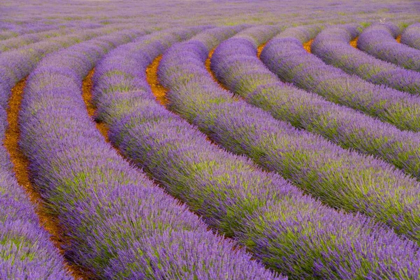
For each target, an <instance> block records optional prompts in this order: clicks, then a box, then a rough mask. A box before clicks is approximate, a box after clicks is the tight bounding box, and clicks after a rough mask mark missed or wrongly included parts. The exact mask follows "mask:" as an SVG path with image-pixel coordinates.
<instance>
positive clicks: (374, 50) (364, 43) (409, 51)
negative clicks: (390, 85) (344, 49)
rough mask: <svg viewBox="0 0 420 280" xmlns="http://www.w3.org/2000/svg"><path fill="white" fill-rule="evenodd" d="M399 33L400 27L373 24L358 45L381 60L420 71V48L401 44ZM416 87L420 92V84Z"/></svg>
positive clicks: (419, 92) (363, 34)
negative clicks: (394, 28)
mask: <svg viewBox="0 0 420 280" xmlns="http://www.w3.org/2000/svg"><path fill="white" fill-rule="evenodd" d="M399 33H400V30H399V29H396V30H393V29H391V28H390V27H389V26H388V25H383V24H377V25H373V26H371V27H369V28H367V29H366V30H364V31H363V32H362V34H360V40H359V44H358V47H359V49H361V50H362V51H364V52H366V53H368V54H370V55H372V56H374V57H376V58H379V59H381V60H384V61H388V62H391V63H393V64H396V65H399V66H401V67H404V68H406V69H411V70H415V71H420V50H417V49H414V48H411V47H409V46H406V45H404V44H400V43H399V42H398V41H397V40H398V38H401V37H400V35H397V34H399ZM398 77H399V76H398ZM416 89H417V90H416V91H415V93H417V94H420V86H418V87H417V88H416Z"/></svg>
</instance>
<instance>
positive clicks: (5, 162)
mask: <svg viewBox="0 0 420 280" xmlns="http://www.w3.org/2000/svg"><path fill="white" fill-rule="evenodd" d="M112 30H114V28H111V29H110V28H109V27H108V28H106V29H104V30H102V31H100V32H102V33H107V32H109V31H112ZM99 34H100V33H90V32H87V33H76V34H74V35H71V36H67V37H64V38H60V39H58V40H56V41H54V42H55V43H53V42H51V41H49V43H48V42H43V43H40V44H37V45H36V46H34V45H31V47H32V48H33V49H32V50H30V49H29V48H28V49H24V50H23V53H27V54H28V55H27V56H26V57H24V58H22V60H20V61H16V60H15V59H13V58H15V57H17V55H18V54H19V52H16V53H15V55H12V56H8V55H0V57H1V59H0V60H1V62H7V67H5V66H6V65H5V64H6V63H2V64H0V68H1V69H2V70H3V72H2V74H5V73H6V71H7V74H8V76H9V77H13V78H14V79H13V80H8V81H7V80H5V78H6V77H7V76H2V78H3V79H2V80H1V81H0V82H1V83H2V85H4V86H5V90H4V91H2V92H0V94H1V95H2V96H1V98H0V100H2V101H4V102H1V104H0V105H1V106H0V140H1V141H2V142H3V141H4V137H5V131H6V128H7V121H6V118H7V114H6V108H7V106H8V105H7V100H8V97H9V95H10V90H11V88H12V87H13V86H15V84H16V83H17V82H18V80H20V79H21V78H23V77H24V76H26V75H27V74H29V72H30V71H31V68H30V66H29V67H28V68H26V69H25V68H23V69H22V67H26V66H27V65H25V63H28V64H31V63H32V68H34V67H35V64H36V62H37V61H39V60H40V59H41V57H42V56H43V55H44V54H46V53H49V52H53V51H55V50H57V49H59V48H60V47H61V48H62V47H63V45H71V44H75V43H76V42H79V41H80V40H86V39H87V38H89V37H93V36H98V35H99ZM4 82H8V83H6V84H5V83H4ZM0 205H2V207H1V208H0V223H1V227H0V228H1V229H0V240H1V242H0V279H27V277H30V279H40V280H41V279H51V280H53V279H73V278H72V277H71V276H70V275H69V274H68V273H67V271H66V268H65V267H64V258H63V257H62V256H61V255H60V254H59V252H58V250H57V248H55V247H54V245H53V244H52V243H51V241H50V240H49V238H50V235H49V234H48V233H47V232H46V231H45V229H43V228H42V227H41V226H40V221H39V218H38V217H37V215H36V214H35V207H34V206H33V205H32V202H31V201H30V200H29V198H28V197H27V195H26V193H25V192H24V190H23V188H22V186H19V184H18V183H17V181H16V178H15V177H14V173H13V168H12V163H11V162H10V158H9V155H8V153H7V151H6V149H5V148H4V147H3V146H2V145H1V146H0Z"/></svg>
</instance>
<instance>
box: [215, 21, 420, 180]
mask: <svg viewBox="0 0 420 280" xmlns="http://www.w3.org/2000/svg"><path fill="white" fill-rule="evenodd" d="M272 35H273V33H272V32H271V30H270V29H269V28H266V27H255V28H252V29H247V30H245V31H243V32H241V33H239V34H238V35H236V36H234V37H233V38H232V39H229V40H226V41H225V42H223V43H221V44H220V46H218V47H217V49H216V50H215V52H214V54H213V56H212V60H211V61H212V62H211V67H212V70H213V72H214V73H215V75H216V77H217V78H218V79H219V80H220V81H221V82H222V83H223V85H225V86H226V87H228V88H229V89H230V90H231V91H232V92H234V93H237V94H239V95H240V96H241V97H243V98H244V99H245V100H246V101H247V102H248V103H250V104H253V105H255V106H257V107H260V108H262V109H264V110H266V111H268V112H270V113H271V115H272V116H273V117H275V118H276V119H279V120H284V121H287V122H290V123H291V124H292V125H293V126H295V127H298V128H305V129H306V130H308V131H311V132H315V133H318V134H321V135H322V136H324V137H326V138H328V139H329V140H331V141H333V142H335V143H337V144H339V145H341V146H342V147H344V148H352V149H356V150H358V151H361V152H363V153H369V154H372V155H376V156H380V157H381V158H383V159H385V160H387V161H389V162H390V163H392V164H394V165H395V166H397V167H399V168H401V169H403V170H404V171H405V172H407V173H410V174H412V175H413V176H415V177H417V178H419V179H420V169H419V168H420V154H419V151H420V142H419V137H418V133H413V132H411V131H401V130H399V129H397V128H396V127H394V126H392V125H390V124H388V123H384V122H382V121H380V120H378V119H375V118H372V117H369V116H366V115H364V114H361V113H359V112H357V111H355V110H353V109H351V108H347V107H345V106H341V105H337V104H335V103H332V102H329V101H327V100H325V99H324V98H322V97H320V96H318V95H316V94H313V93H309V92H306V91H303V90H300V89H298V88H296V87H294V86H292V85H290V84H284V83H282V82H281V81H280V80H279V79H278V78H277V76H276V75H275V74H273V73H271V72H270V71H269V70H268V69H267V68H266V67H265V66H264V64H263V63H262V62H261V61H260V60H259V59H258V57H257V55H256V53H257V48H256V47H257V46H259V45H261V44H263V43H264V42H266V41H267V40H268V39H269V38H270V37H271V36H272Z"/></svg>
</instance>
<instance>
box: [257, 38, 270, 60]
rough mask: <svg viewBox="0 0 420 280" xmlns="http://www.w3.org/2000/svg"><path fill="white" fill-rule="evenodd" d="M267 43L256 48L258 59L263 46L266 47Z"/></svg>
mask: <svg viewBox="0 0 420 280" xmlns="http://www.w3.org/2000/svg"><path fill="white" fill-rule="evenodd" d="M267 43H268V42H265V43H264V44H262V45H260V46H259V47H258V48H257V56H258V58H260V56H261V53H262V51H263V49H264V48H265V46H266V45H267Z"/></svg>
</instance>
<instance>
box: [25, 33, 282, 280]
mask: <svg viewBox="0 0 420 280" xmlns="http://www.w3.org/2000/svg"><path fill="white" fill-rule="evenodd" d="M199 30H200V29H199V28H191V29H181V30H179V29H178V30H168V31H167V33H158V34H156V35H154V36H157V37H159V38H162V37H163V38H165V36H164V35H165V34H166V36H168V41H167V42H165V41H163V42H162V43H163V45H165V44H169V43H170V42H171V40H172V41H177V40H180V39H182V38H188V37H190V36H191V35H192V34H194V33H196V32H197V31H199ZM140 33H141V32H140ZM138 35H139V32H135V31H133V30H131V31H122V32H117V33H115V34H111V35H108V36H104V37H99V38H97V39H93V40H90V41H86V42H84V43H81V44H77V45H74V46H72V47H70V48H68V49H65V50H63V51H60V52H57V53H54V54H52V55H50V56H48V57H46V58H45V59H43V60H42V61H41V62H40V64H39V66H38V67H37V69H36V70H35V71H34V72H33V73H32V74H31V76H30V77H29V79H28V85H27V91H26V94H25V96H24V100H23V104H22V111H21V115H20V119H21V121H22V141H21V147H22V149H23V150H24V152H25V153H26V155H27V156H28V158H29V160H30V162H31V166H30V168H31V173H32V174H33V175H34V181H35V183H36V185H37V186H40V192H41V194H42V196H43V198H44V199H45V200H46V201H47V202H48V204H49V205H51V208H52V210H53V211H54V214H55V215H56V216H57V219H58V221H59V223H60V225H61V226H62V227H63V228H65V229H66V234H67V236H68V238H69V239H70V241H71V242H70V244H69V245H68V246H66V247H65V248H64V250H65V254H66V256H67V257H68V258H69V259H71V260H72V261H73V262H75V263H77V264H78V265H80V266H82V267H83V268H84V269H86V270H88V271H89V272H91V273H92V274H93V275H94V277H97V278H104V279H122V278H124V279H140V278H141V279H143V278H144V279H164V278H167V279H209V280H210V279H264V280H265V279H285V278H284V277H278V276H276V275H275V274H273V273H272V272H270V271H268V270H266V269H265V268H264V267H263V266H262V265H261V264H260V263H258V262H256V261H253V260H251V257H250V256H249V255H248V253H246V251H245V250H244V249H242V248H235V247H236V245H235V243H234V242H232V241H231V240H228V239H225V238H224V237H222V236H219V235H216V234H213V233H212V232H210V231H209V230H208V229H207V225H205V224H204V223H203V222H202V221H201V220H200V219H199V218H198V217H197V216H196V215H194V214H193V213H191V212H189V211H188V208H187V207H186V206H185V205H183V204H181V203H180V202H179V201H177V200H176V199H174V198H172V197H170V196H169V195H167V194H166V193H165V192H164V191H163V190H162V189H160V188H159V187H157V186H156V185H154V184H153V182H152V181H151V180H150V179H148V177H147V176H146V175H145V174H144V173H142V172H140V171H139V170H138V169H135V168H134V167H132V166H131V165H130V164H129V163H128V162H127V161H125V160H124V159H123V158H121V156H120V155H118V154H117V152H116V151H115V150H114V149H113V148H112V146H111V145H110V144H109V143H106V142H105V140H104V138H103V137H102V135H101V134H100V133H99V131H98V130H97V129H96V128H95V124H94V122H93V121H92V120H91V119H90V117H89V116H88V114H87V111H86V108H85V104H84V102H83V100H82V98H81V92H80V91H81V83H82V79H83V77H85V76H86V75H87V74H88V72H89V71H90V69H91V68H92V67H93V66H95V64H96V63H97V62H98V61H99V60H100V59H101V58H102V57H103V56H104V55H105V54H106V53H107V52H108V51H109V50H111V49H112V48H114V47H116V46H118V45H121V44H124V43H128V42H129V41H132V40H133V39H134V38H135V37H137V36H138ZM148 38H150V37H144V38H143V39H144V40H147V39H148ZM152 38H153V37H152ZM124 47H125V46H123V47H122V48H124ZM57 63H60V66H61V67H60V68H59V69H57V67H56V65H57Z"/></svg>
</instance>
